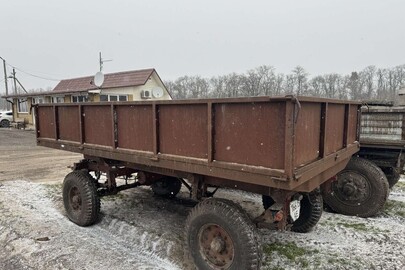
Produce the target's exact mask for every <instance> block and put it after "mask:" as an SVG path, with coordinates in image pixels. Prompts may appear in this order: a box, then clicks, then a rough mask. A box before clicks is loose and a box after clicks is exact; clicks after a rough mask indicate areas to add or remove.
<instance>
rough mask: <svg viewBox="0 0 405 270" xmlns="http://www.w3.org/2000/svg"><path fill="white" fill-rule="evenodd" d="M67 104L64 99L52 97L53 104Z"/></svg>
mask: <svg viewBox="0 0 405 270" xmlns="http://www.w3.org/2000/svg"><path fill="white" fill-rule="evenodd" d="M63 102H65V98H64V97H52V103H63Z"/></svg>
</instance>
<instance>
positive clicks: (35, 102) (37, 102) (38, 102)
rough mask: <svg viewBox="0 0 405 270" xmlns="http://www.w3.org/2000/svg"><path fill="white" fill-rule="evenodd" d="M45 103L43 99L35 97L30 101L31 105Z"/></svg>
mask: <svg viewBox="0 0 405 270" xmlns="http://www.w3.org/2000/svg"><path fill="white" fill-rule="evenodd" d="M42 103H45V101H44V98H43V97H35V98H33V99H32V104H42Z"/></svg>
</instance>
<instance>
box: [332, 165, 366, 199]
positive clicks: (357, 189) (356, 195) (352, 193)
mask: <svg viewBox="0 0 405 270" xmlns="http://www.w3.org/2000/svg"><path fill="white" fill-rule="evenodd" d="M333 191H334V193H335V195H336V196H337V197H338V198H339V200H341V201H342V202H347V203H348V204H352V203H359V202H363V201H365V200H366V199H367V198H368V197H369V196H370V184H369V183H368V180H367V178H366V177H365V176H363V175H362V174H360V173H357V172H352V171H344V172H342V173H340V174H339V176H338V181H337V183H336V185H335V186H334V188H333Z"/></svg>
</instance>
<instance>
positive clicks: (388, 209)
mask: <svg viewBox="0 0 405 270" xmlns="http://www.w3.org/2000/svg"><path fill="white" fill-rule="evenodd" d="M384 213H385V214H388V215H390V216H400V217H403V218H405V202H399V201H393V200H387V201H386V202H385V205H384Z"/></svg>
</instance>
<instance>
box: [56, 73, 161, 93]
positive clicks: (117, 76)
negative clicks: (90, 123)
mask: <svg viewBox="0 0 405 270" xmlns="http://www.w3.org/2000/svg"><path fill="white" fill-rule="evenodd" d="M154 71H155V69H153V68H151V69H143V70H133V71H124V72H118V73H109V74H104V83H103V85H102V86H101V87H100V88H101V89H103V88H104V89H105V88H116V87H129V86H139V85H144V84H145V83H146V82H147V81H148V79H149V77H150V76H151V75H152V73H153V72H154ZM93 78H94V77H93V76H88V77H82V78H75V79H67V80H62V81H60V82H59V83H58V85H56V86H55V88H54V89H53V90H52V92H66V91H69V92H81V91H88V90H92V89H98V87H97V86H95V85H94V84H93Z"/></svg>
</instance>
